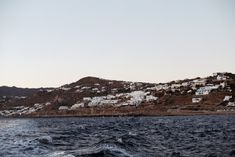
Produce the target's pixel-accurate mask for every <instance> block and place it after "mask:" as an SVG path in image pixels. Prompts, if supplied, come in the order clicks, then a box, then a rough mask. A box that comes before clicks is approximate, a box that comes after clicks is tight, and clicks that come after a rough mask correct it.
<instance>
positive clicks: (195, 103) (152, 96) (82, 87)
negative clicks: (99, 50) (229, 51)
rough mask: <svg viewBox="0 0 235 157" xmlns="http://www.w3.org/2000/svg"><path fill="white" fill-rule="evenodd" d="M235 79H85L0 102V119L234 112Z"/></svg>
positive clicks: (223, 75) (224, 76)
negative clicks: (153, 81) (10, 117)
mask: <svg viewBox="0 0 235 157" xmlns="http://www.w3.org/2000/svg"><path fill="white" fill-rule="evenodd" d="M234 91H235V75H234V74H231V73H214V74H213V75H212V76H209V77H206V78H199V77H198V78H194V79H185V80H178V81H172V82H168V83H161V84H153V83H142V82H126V81H115V80H106V79H101V78H96V77H85V78H82V79H80V80H79V81H77V82H74V83H71V84H66V85H63V86H61V87H59V88H55V89H44V90H40V91H39V92H37V93H35V94H33V95H32V96H29V97H27V98H24V99H14V100H10V101H4V100H2V101H0V115H1V116H106V115H109V116H115V115H120V116H121V115H182V114H202V113H205V114H210V113H234V109H235V103H234V96H235V93H234Z"/></svg>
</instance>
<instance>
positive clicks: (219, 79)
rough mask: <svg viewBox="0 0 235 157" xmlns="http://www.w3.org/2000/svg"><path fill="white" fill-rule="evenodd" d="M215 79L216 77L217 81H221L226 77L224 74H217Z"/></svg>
mask: <svg viewBox="0 0 235 157" xmlns="http://www.w3.org/2000/svg"><path fill="white" fill-rule="evenodd" d="M216 79H217V80H218V81H223V80H226V79H227V78H226V76H225V75H223V74H219V75H218V76H217V78H216Z"/></svg>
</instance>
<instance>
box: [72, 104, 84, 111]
mask: <svg viewBox="0 0 235 157" xmlns="http://www.w3.org/2000/svg"><path fill="white" fill-rule="evenodd" d="M82 107H84V103H78V104H74V105H73V106H71V109H72V110H76V109H78V108H82Z"/></svg>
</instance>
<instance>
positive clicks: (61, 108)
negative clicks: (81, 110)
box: [59, 106, 69, 110]
mask: <svg viewBox="0 0 235 157" xmlns="http://www.w3.org/2000/svg"><path fill="white" fill-rule="evenodd" d="M68 109H69V108H68V106H60V107H59V110H68Z"/></svg>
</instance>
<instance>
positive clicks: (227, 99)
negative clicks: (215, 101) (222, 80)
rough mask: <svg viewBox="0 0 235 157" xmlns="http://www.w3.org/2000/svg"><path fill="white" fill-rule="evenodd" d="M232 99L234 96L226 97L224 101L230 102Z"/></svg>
mask: <svg viewBox="0 0 235 157" xmlns="http://www.w3.org/2000/svg"><path fill="white" fill-rule="evenodd" d="M231 98H232V96H225V97H224V101H229V100H230V99H231Z"/></svg>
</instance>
